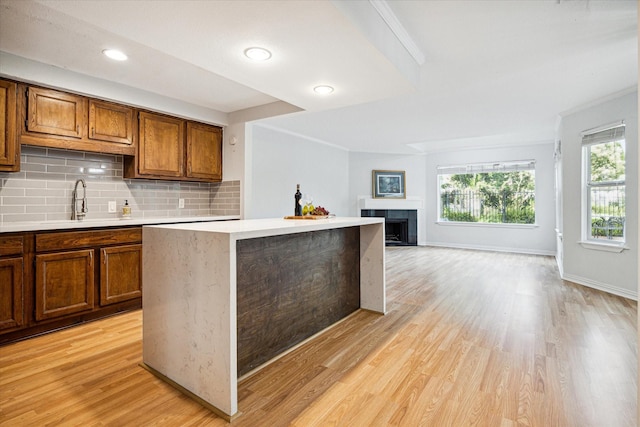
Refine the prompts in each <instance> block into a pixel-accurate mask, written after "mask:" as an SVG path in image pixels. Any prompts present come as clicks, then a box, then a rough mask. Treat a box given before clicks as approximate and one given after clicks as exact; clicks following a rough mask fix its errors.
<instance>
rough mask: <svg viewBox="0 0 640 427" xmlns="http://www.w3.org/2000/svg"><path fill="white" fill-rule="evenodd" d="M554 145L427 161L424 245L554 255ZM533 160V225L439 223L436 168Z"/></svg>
mask: <svg viewBox="0 0 640 427" xmlns="http://www.w3.org/2000/svg"><path fill="white" fill-rule="evenodd" d="M553 152H554V144H553V142H549V143H545V144H536V145H528V146H515V147H507V148H491V149H477V150H460V151H455V152H443V153H434V154H429V155H428V156H427V158H426V195H427V204H426V217H427V218H426V222H427V230H426V232H427V243H428V244H430V245H436V246H452V247H461V248H471V249H487V250H498V251H508V252H522V253H532V254H545V255H554V254H555V248H556V242H555V195H554V194H555V193H554V160H553ZM531 159H533V160H535V161H536V171H535V173H536V226H535V227H530V226H529V227H521V226H504V225H498V224H496V225H476V224H469V225H466V224H461V225H458V224H456V225H451V224H442V223H441V224H438V223H437V220H438V179H437V175H438V174H437V170H436V168H437V167H438V166H446V165H461V164H467V163H485V162H496V161H509V160H531Z"/></svg>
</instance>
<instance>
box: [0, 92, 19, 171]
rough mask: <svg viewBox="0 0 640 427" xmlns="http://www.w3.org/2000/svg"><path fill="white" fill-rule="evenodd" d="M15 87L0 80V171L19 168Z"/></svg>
mask: <svg viewBox="0 0 640 427" xmlns="http://www.w3.org/2000/svg"><path fill="white" fill-rule="evenodd" d="M16 88H17V85H16V84H15V83H12V82H8V81H5V80H0V171H17V170H20V147H19V145H18V142H17V139H16Z"/></svg>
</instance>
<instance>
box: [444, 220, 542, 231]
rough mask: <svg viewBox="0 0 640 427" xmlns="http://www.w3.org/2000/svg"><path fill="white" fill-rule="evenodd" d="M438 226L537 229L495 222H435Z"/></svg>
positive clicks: (536, 226) (532, 225)
mask: <svg viewBox="0 0 640 427" xmlns="http://www.w3.org/2000/svg"><path fill="white" fill-rule="evenodd" d="M436 224H438V225H449V226H451V225H453V226H466V227H489V228H529V229H531V228H538V227H539V225H538V224H502V223H497V222H495V223H494V222H464V221H436Z"/></svg>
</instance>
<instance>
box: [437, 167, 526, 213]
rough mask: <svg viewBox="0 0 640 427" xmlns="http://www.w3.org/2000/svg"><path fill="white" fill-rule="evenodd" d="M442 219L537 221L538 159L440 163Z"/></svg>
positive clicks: (439, 185)
mask: <svg viewBox="0 0 640 427" xmlns="http://www.w3.org/2000/svg"><path fill="white" fill-rule="evenodd" d="M438 187H439V191H440V209H439V210H440V212H439V220H440V221H457V222H479V223H500V224H534V223H535V162H534V161H531V160H528V161H516V162H499V163H489V164H488V163H482V164H470V165H462V166H439V167H438Z"/></svg>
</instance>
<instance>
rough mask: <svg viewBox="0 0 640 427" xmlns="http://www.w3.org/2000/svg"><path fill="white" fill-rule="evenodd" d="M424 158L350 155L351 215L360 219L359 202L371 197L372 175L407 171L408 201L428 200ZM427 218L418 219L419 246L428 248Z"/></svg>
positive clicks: (392, 155)
mask: <svg viewBox="0 0 640 427" xmlns="http://www.w3.org/2000/svg"><path fill="white" fill-rule="evenodd" d="M424 159H425V158H424V156H422V155H406V154H377V153H358V152H352V153H349V183H350V191H349V215H351V216H359V214H358V198H359V197H371V196H372V188H371V185H372V184H371V183H372V179H371V171H373V170H402V171H405V180H406V195H407V198H419V199H421V200H422V201H423V202H424V201H426V200H425V188H426V180H425V164H424ZM425 236H426V233H425V219H424V215H422V216H419V217H418V244H419V245H424V244H425Z"/></svg>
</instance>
